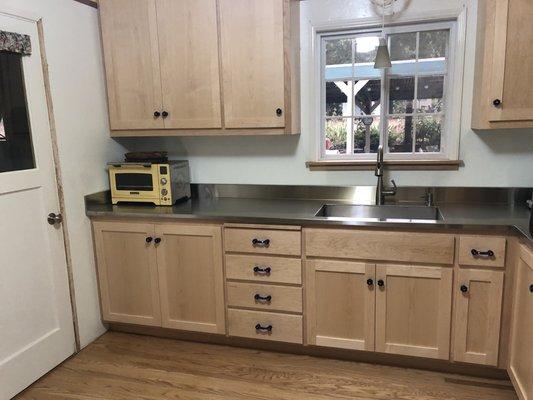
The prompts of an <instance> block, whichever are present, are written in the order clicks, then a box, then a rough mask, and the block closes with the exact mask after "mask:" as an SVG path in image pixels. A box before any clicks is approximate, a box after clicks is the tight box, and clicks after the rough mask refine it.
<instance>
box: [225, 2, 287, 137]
mask: <svg viewBox="0 0 533 400" xmlns="http://www.w3.org/2000/svg"><path fill="white" fill-rule="evenodd" d="M219 3H220V35H221V55H222V82H223V91H224V95H223V96H224V116H225V126H226V128H283V127H284V126H285V116H284V113H285V70H284V34H283V33H284V10H283V9H284V6H285V0H219ZM278 109H279V110H280V111H281V113H279V112H278V113H277V112H276V111H277V110H278Z"/></svg>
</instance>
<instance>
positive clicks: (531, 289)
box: [529, 283, 533, 293]
mask: <svg viewBox="0 0 533 400" xmlns="http://www.w3.org/2000/svg"><path fill="white" fill-rule="evenodd" d="M529 291H530V292H531V293H533V283H532V284H531V285H529Z"/></svg>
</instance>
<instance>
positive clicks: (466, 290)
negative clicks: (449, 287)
mask: <svg viewBox="0 0 533 400" xmlns="http://www.w3.org/2000/svg"><path fill="white" fill-rule="evenodd" d="M459 289H460V290H461V292H463V293H468V286H466V285H461V287H460V288H459Z"/></svg>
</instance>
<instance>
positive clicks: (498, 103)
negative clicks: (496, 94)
mask: <svg viewBox="0 0 533 400" xmlns="http://www.w3.org/2000/svg"><path fill="white" fill-rule="evenodd" d="M492 105H493V106H494V107H499V106H501V105H502V101H501V100H500V99H494V100H493V101H492Z"/></svg>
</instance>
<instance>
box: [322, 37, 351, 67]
mask: <svg viewBox="0 0 533 400" xmlns="http://www.w3.org/2000/svg"><path fill="white" fill-rule="evenodd" d="M336 64H352V40H351V39H336V40H327V41H326V65H336Z"/></svg>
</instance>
